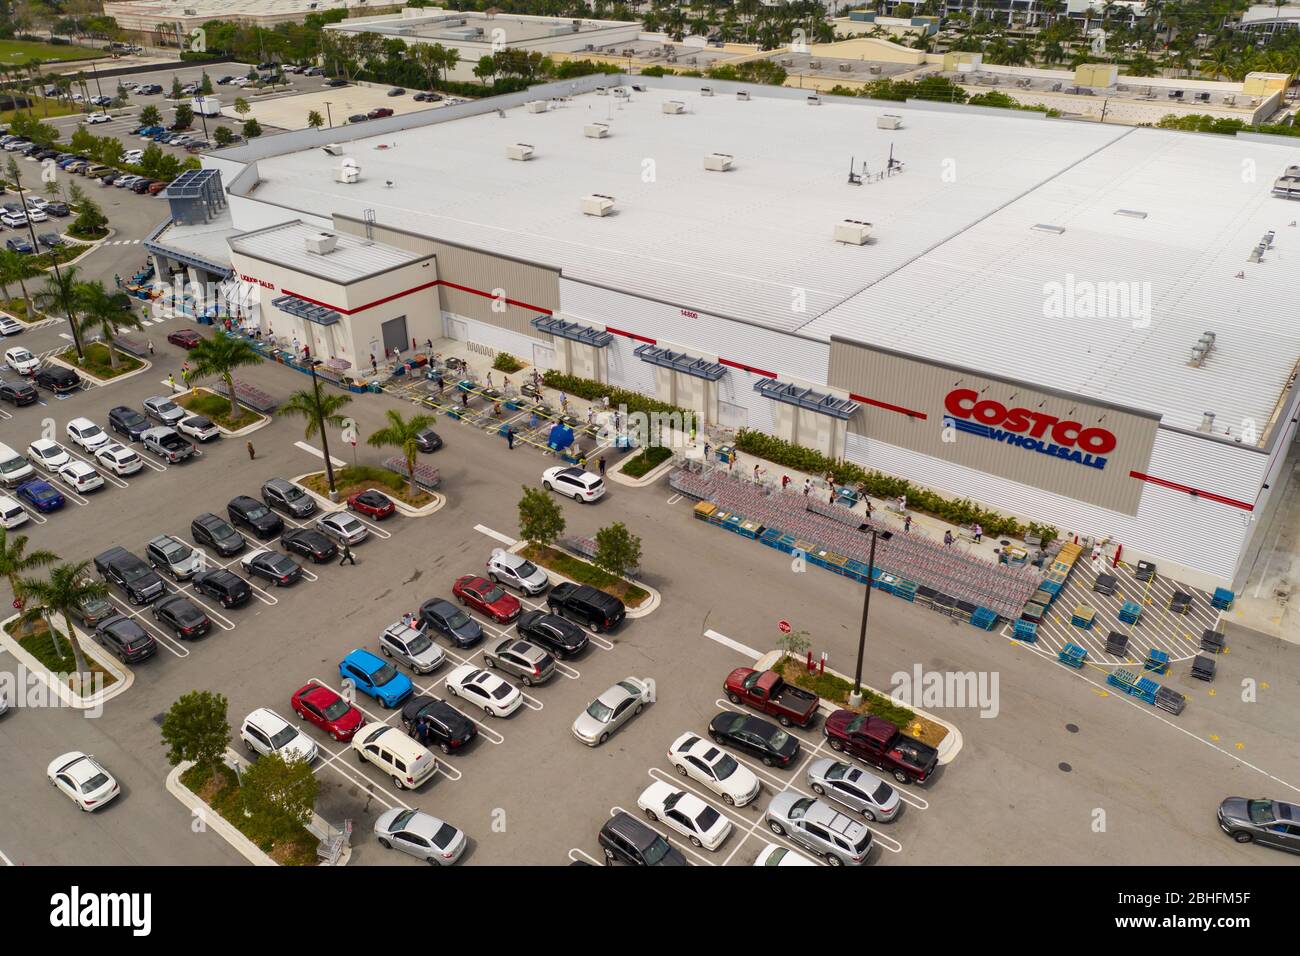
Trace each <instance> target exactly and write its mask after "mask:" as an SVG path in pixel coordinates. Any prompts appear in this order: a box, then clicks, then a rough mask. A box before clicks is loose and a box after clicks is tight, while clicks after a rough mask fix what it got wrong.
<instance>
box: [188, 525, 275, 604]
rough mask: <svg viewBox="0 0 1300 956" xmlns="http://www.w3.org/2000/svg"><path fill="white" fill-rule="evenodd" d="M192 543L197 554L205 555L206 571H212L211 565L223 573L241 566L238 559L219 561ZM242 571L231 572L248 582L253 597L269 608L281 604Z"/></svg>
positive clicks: (204, 566) (204, 564) (241, 569)
mask: <svg viewBox="0 0 1300 956" xmlns="http://www.w3.org/2000/svg"><path fill="white" fill-rule="evenodd" d="M190 543H191V544H193V545H194V550H195V551H196V552H198V553H199V554H201V555H203V570H204V571H210V570H212V568H211V565H216V566H217V567H219V568H221V569H222V570H223V571H231V569H232V568H234V567H235V566H236V565H237V564H239V560H238V559H235V560H234V561H228V562H222V561H218V560H217V559H216V558H214V557H211V556H210V555H209V554H208V553H207V552H206V551H204V550H203V549H202V548H201V547H199V545H198V544H197V543H195V542H193V541H191V542H190ZM241 571H243V568H239V569H238V570H234V571H231V573H232V574H237V575H239V576H240V577H242V578H243V579H244V580H245V581H247V582H248V586H249V587H250V588H252V589H253V597H255V598H257V599H258V600H259V601H261V602H262V603H263V604H266V605H268V606H270V605H275V604H279V603H280V599H279V598H277V597H276V596H275V595H274V594H270V593H268V592H267V591H265V590H263V589H262V588H260V587H258V586H257V585H256V584H254V583H253V581H252V580H251V578H252V575H248V574H240V572H241ZM200 573H202V572H200Z"/></svg>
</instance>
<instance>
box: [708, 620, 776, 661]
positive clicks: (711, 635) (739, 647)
mask: <svg viewBox="0 0 1300 956" xmlns="http://www.w3.org/2000/svg"><path fill="white" fill-rule="evenodd" d="M704 636H705V637H707V638H708V639H709V640H711V641H717V642H718V643H719V644H721V645H722V646H723V647H729V648H731V649H732V650H733V651H739V652H740V653H741V654H744V655H745V656H746V657H748V658H749V659H750V660H755V661H756V660H758V659H759V658H760V657H762V656H763V655H762V654H760V653H759V652H758V651H756V650H754V649H753V648H752V647H747V646H746V645H744V644H741V643H740V642H739V641H733V640H732V639H731V638H729V637H727V636H726V635H725V634H719V633H718V632H717V631H715V630H713V629H712V628H710V629H709V630H707V631H705V632H704Z"/></svg>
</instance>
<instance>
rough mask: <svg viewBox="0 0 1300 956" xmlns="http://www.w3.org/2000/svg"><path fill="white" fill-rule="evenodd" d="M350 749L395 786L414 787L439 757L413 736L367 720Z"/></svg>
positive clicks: (401, 787) (433, 769) (436, 767)
mask: <svg viewBox="0 0 1300 956" xmlns="http://www.w3.org/2000/svg"><path fill="white" fill-rule="evenodd" d="M352 749H353V750H355V751H356V752H357V754H358V756H360V757H361V759H362V760H363V761H366V760H368V761H370V762H371V763H372V764H374V765H375V766H376V767H378V768H379V769H380V770H382V771H383V772H384V773H386V774H388V775H389V776H390V777H392V778H393V783H395V784H396V785H397V789H398V790H414V789H415V788H416V787H418V786H419V785H420V784H422V783H424V781H426V780H428V779H429V778H430V777H431V776H433V773H434V771H435V770H437V769H438V761H437V759H436V758H435V757H434V756H433V754H431V753H429V751H428V750H426V749H425V748H424V747H422V746H421V745H420V743H419V742H418V741H417V740H415V739H414V738H411V737H408V736H406V734H404V733H403V732H402V731H400V730H398V729H397V728H396V727H393V726H390V725H389V724H366V725H365V726H364V727H362V728H361V729H360V730H359V731H357V735H356V736H355V737H353V738H352Z"/></svg>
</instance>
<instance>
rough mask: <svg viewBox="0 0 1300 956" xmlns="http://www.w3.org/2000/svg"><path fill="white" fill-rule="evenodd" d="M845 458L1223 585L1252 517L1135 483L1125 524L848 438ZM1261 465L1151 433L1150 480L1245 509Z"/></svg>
mask: <svg viewBox="0 0 1300 956" xmlns="http://www.w3.org/2000/svg"><path fill="white" fill-rule="evenodd" d="M845 457H846V458H848V460H849V461H852V462H855V463H857V464H859V465H862V466H863V467H866V468H874V469H876V470H878V471H882V472H886V473H888V474H891V475H897V476H899V477H902V478H906V479H908V480H909V481H915V482H917V483H918V484H922V485H926V486H929V487H931V488H934V489H936V490H937V491H941V492H944V493H946V494H952V495H958V496H961V497H967V498H970V499H971V500H973V501H975V502H978V503H984V504H987V505H990V506H993V507H996V508H997V509H998V510H1000V511H1004V512H1008V513H1010V514H1014V515H1016V516H1017V517H1019V518H1021V519H1022V520H1032V521H1039V522H1044V523H1046V524H1051V525H1055V526H1056V527H1058V528H1061V530H1063V531H1068V532H1077V533H1079V534H1081V535H1089V536H1110V537H1112V538H1113V540H1115V541H1117V542H1118V543H1120V544H1122V545H1123V546H1124V553H1125V557H1126V559H1127V558H1130V557H1132V558H1136V557H1137V556H1146V557H1150V558H1152V559H1153V560H1155V561H1156V562H1157V564H1159V563H1160V562H1162V561H1163V562H1166V563H1172V564H1176V565H1179V566H1181V567H1183V568H1189V569H1191V570H1193V571H1197V572H1200V573H1202V574H1204V575H1207V576H1208V577H1211V578H1213V579H1215V580H1217V581H1220V582H1224V583H1228V582H1231V581H1232V578H1233V574H1234V571H1235V570H1236V566H1237V563H1238V560H1239V558H1240V555H1241V553H1242V551H1243V549H1244V547H1245V543H1246V540H1247V537H1248V536H1249V534H1250V531H1251V524H1252V522H1251V514H1250V512H1247V511H1243V510H1241V509H1240V508H1234V507H1231V506H1228V505H1224V504H1219V503H1217V502H1213V501H1210V500H1208V499H1204V498H1197V497H1194V496H1192V495H1189V494H1186V493H1184V492H1179V491H1174V490H1172V489H1168V488H1162V487H1159V486H1157V485H1152V484H1149V483H1145V482H1138V481H1137V480H1136V479H1130V480H1133V481H1134V483H1135V484H1137V485H1139V486H1140V487H1141V501H1140V503H1139V506H1138V509H1137V514H1135V515H1131V516H1130V515H1124V514H1120V513H1118V512H1115V511H1110V510H1108V509H1105V508H1101V507H1098V506H1096V505H1091V504H1087V503H1085V502H1082V501H1078V500H1076V499H1074V498H1068V497H1066V496H1064V495H1058V494H1053V493H1052V492H1049V491H1044V490H1043V489H1041V488H1034V487H1032V486H1030V485H1025V484H1021V483H1019V482H1015V481H1008V480H1006V479H1004V478H1000V477H998V476H995V475H990V474H987V473H986V472H982V471H977V470H975V469H974V468H966V467H964V466H962V465H959V464H956V463H954V462H947V461H943V460H942V459H939V458H933V457H931V456H929V455H924V454H921V453H920V452H914V451H909V450H908V449H906V448H900V447H897V446H894V445H888V444H886V443H884V442H881V441H875V440H872V439H869V438H866V437H864V436H861V435H853V434H850V435H849V436H848V441H847V447H846V450H845ZM1263 463H1264V457H1263V456H1262V455H1258V454H1254V453H1251V452H1247V451H1244V450H1241V449H1234V448H1231V447H1229V446H1223V445H1219V444H1217V443H1214V442H1207V441H1202V440H1198V439H1195V438H1192V437H1191V436H1185V435H1180V434H1177V433H1175V432H1170V431H1168V430H1161V431H1159V432H1158V433H1157V435H1156V441H1155V446H1154V449H1153V451H1152V456H1151V469H1152V473H1154V474H1158V476H1159V477H1161V478H1166V479H1167V480H1170V481H1177V482H1179V483H1183V484H1188V485H1192V486H1195V487H1202V488H1204V487H1207V486H1209V487H1212V488H1214V490H1215V491H1217V492H1219V493H1222V494H1226V495H1230V496H1233V495H1242V496H1244V499H1243V500H1248V501H1249V500H1254V495H1253V494H1252V493H1251V492H1250V486H1251V484H1252V482H1254V483H1255V487H1256V488H1257V487H1258V484H1257V482H1258V478H1259V476H1260V474H1261V472H1262V466H1263ZM1252 466H1254V467H1253V468H1252ZM1157 470H1158V471H1157ZM1251 474H1254V475H1255V478H1254V479H1252V478H1251V477H1250V475H1251ZM1189 583H1196V582H1189Z"/></svg>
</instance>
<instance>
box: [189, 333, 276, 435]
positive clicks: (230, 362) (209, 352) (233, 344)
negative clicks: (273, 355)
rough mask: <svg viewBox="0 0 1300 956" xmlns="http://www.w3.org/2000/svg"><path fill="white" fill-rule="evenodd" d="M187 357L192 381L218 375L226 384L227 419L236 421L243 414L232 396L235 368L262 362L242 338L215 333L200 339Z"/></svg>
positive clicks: (234, 396)
mask: <svg viewBox="0 0 1300 956" xmlns="http://www.w3.org/2000/svg"><path fill="white" fill-rule="evenodd" d="M189 357H190V364H191V365H192V366H193V368H194V372H193V375H192V378H193V379H194V380H198V379H200V378H207V377H209V376H212V375H219V376H220V377H221V380H222V381H223V382H225V383H226V397H227V398H229V399H230V417H231V419H232V420H234V421H238V420H239V418H240V417H241V416H242V415H243V413H242V412H241V411H240V408H239V397H238V396H237V395H236V394H235V375H234V372H235V369H237V368H240V367H242V366H246V365H258V364H260V363H261V361H262V356H260V355H259V354H257V350H256V349H254V348H253V347H252V346H251V345H249V344H248V343H247V342H246V341H244V340H243V339H237V338H233V337H231V336H229V335H222V334H221V333H218V334H216V335H214V336H213V337H212V338H210V339H200V340H199V344H198V345H196V346H194V348H192V349H191V350H190V356H189Z"/></svg>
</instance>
